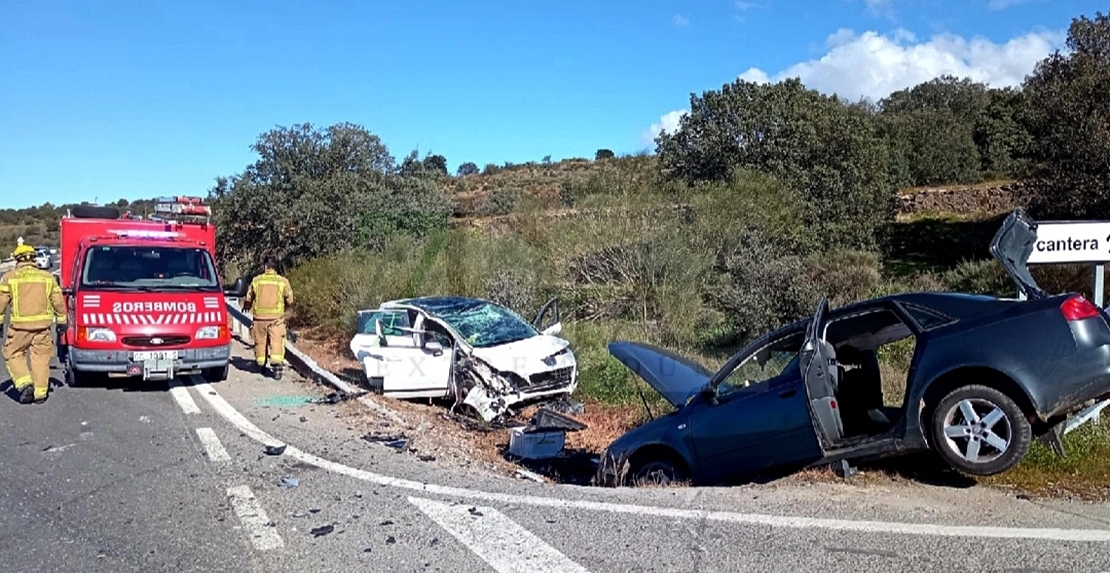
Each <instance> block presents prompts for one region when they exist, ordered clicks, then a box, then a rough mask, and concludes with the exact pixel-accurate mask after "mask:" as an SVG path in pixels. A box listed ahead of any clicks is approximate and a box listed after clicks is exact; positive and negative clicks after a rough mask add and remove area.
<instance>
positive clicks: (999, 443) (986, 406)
mask: <svg viewBox="0 0 1110 573" xmlns="http://www.w3.org/2000/svg"><path fill="white" fill-rule="evenodd" d="M931 434H932V436H931V437H932V440H931V441H932V445H933V448H934V449H936V451H937V453H938V454H940V456H941V457H942V458H944V460H945V461H947V462H948V463H950V464H952V466H953V467H955V468H956V469H957V470H959V471H961V472H964V473H966V474H970V475H977V476H989V475H994V474H997V473H1001V472H1004V471H1006V470H1009V469H1010V468H1012V467H1014V466H1015V465H1017V463H1018V462H1020V461H1021V459H1022V458H1023V457H1025V454H1026V453H1027V452H1028V451H1029V443H1030V441H1031V439H1032V428H1031V427H1030V424H1029V420H1028V419H1027V418H1026V417H1025V413H1023V412H1022V411H1021V408H1020V407H1019V406H1018V405H1017V404H1016V403H1015V402H1014V401H1013V399H1011V398H1010V397H1009V396H1007V395H1006V394H1004V393H1002V392H1000V391H998V390H995V389H994V388H988V387H986V386H963V387H960V388H957V389H955V390H953V391H952V392H950V393H949V394H948V395H947V396H945V397H944V399H942V400H941V401H940V402H939V403H938V404H937V407H936V409H935V410H933V418H932V420H931Z"/></svg>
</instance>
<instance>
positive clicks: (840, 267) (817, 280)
mask: <svg viewBox="0 0 1110 573" xmlns="http://www.w3.org/2000/svg"><path fill="white" fill-rule="evenodd" d="M805 266H806V273H805V274H806V276H805V280H809V281H812V282H813V283H814V285H815V287H816V288H817V289H818V290H820V291H821V292H822V293H823V294H825V295H826V296H828V297H829V304H831V305H833V306H840V305H843V304H847V303H850V302H854V301H857V300H863V299H866V298H868V296H869V295H870V294H871V293H872V292H873V291H874V290H875V288H876V287H878V286H879V284H881V283H882V274H881V273H880V272H879V255H878V253H870V252H865V251H835V252H832V253H828V254H823V255H815V256H811V257H809V258H808V259H807V260H806V263H805Z"/></svg>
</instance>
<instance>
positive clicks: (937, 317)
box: [904, 304, 955, 330]
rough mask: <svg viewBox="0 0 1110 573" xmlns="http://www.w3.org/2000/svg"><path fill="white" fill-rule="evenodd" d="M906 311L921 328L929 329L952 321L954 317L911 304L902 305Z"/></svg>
mask: <svg viewBox="0 0 1110 573" xmlns="http://www.w3.org/2000/svg"><path fill="white" fill-rule="evenodd" d="M904 306H905V308H906V312H908V313H910V316H912V317H913V319H914V320H915V321H916V322H917V324H918V325H919V326H920V327H921V329H922V330H929V329H932V328H936V327H938V326H943V325H945V324H948V323H951V322H954V321H955V319H954V318H951V317H948V316H944V315H943V314H941V313H939V312H937V311H935V310H929V309H927V308H923V307H920V306H917V305H913V304H907V305H904Z"/></svg>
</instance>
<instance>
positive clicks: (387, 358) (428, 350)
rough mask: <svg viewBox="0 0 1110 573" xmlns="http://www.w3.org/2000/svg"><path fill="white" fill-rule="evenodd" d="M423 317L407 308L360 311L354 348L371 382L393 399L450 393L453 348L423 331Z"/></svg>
mask: <svg viewBox="0 0 1110 573" xmlns="http://www.w3.org/2000/svg"><path fill="white" fill-rule="evenodd" d="M423 327H424V317H423V316H422V315H419V314H417V315H416V321H415V323H414V324H411V325H410V315H409V313H408V312H407V311H404V310H381V309H379V310H375V311H363V312H360V313H359V329H358V334H356V335H355V337H354V339H352V340H351V351H352V352H353V353H354V354H355V357H356V358H357V359H358V361H359V362H360V363H361V364H362V367H363V371H364V372H365V374H366V378H367V380H369V381H370V385H371V386H372V387H374V388H375V389H377V390H378V391H380V392H381V393H382V394H384V395H386V396H391V397H394V398H441V397H446V396H447V395H448V382H449V379H450V376H451V349H450V348H449V347H445V346H444V345H443V344H442V342H439V341H437V340H435V339H434V337H432V336H428V333H426V332H424V331H423Z"/></svg>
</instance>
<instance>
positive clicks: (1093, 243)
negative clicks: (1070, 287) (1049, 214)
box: [1029, 221, 1110, 307]
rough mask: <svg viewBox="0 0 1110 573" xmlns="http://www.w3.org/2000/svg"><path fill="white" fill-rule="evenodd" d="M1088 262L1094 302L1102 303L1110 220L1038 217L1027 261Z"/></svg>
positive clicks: (1109, 251)
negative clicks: (1055, 219)
mask: <svg viewBox="0 0 1110 573" xmlns="http://www.w3.org/2000/svg"><path fill="white" fill-rule="evenodd" d="M1069 263H1091V264H1093V265H1094V271H1095V278H1094V288H1093V290H1092V294H1093V298H1094V301H1093V302H1094V303H1095V304H1096V305H1098V306H1099V307H1102V306H1103V304H1102V303H1103V291H1104V288H1105V280H1104V279H1105V276H1106V267H1105V265H1106V263H1110V221H1041V222H1039V223H1038V224H1037V241H1036V242H1035V243H1034V244H1033V252H1032V253H1030V254H1029V264H1030V265H1052V264H1055V265H1059V264H1069Z"/></svg>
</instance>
